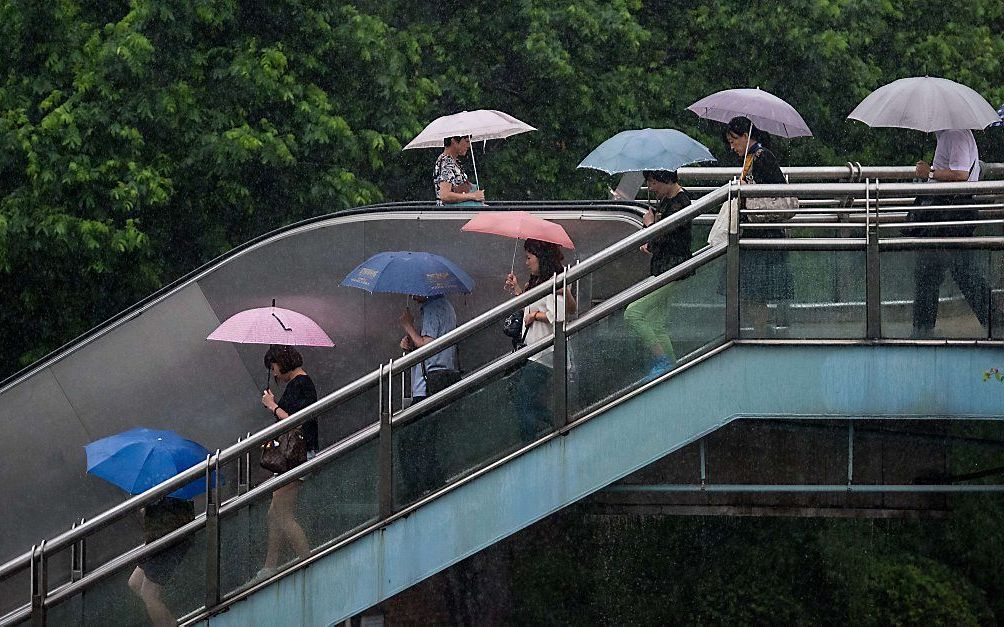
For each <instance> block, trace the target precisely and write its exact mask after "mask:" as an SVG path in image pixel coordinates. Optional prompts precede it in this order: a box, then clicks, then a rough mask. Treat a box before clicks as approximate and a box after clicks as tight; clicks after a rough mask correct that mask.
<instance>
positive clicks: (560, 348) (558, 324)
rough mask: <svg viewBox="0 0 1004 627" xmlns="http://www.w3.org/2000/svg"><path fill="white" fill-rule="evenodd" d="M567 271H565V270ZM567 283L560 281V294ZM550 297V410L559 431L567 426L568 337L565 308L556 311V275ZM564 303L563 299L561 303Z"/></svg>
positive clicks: (552, 282)
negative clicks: (551, 388) (552, 401)
mask: <svg viewBox="0 0 1004 627" xmlns="http://www.w3.org/2000/svg"><path fill="white" fill-rule="evenodd" d="M566 270H567V269H566ZM561 275H562V277H564V275H565V270H563V271H562V273H561ZM566 287H567V283H566V282H565V281H564V280H562V287H561V290H562V294H563V295H564V293H565V288H566ZM551 297H552V298H553V299H554V306H555V315H554V355H553V356H552V357H553V359H554V368H553V370H552V372H553V373H554V382H553V388H554V407H553V408H552V409H553V410H552V412H551V418H552V421H553V423H554V428H555V429H561V428H562V427H564V426H565V425H566V424H568V336H567V335H566V334H565V316H566V315H568V308H567V306H563V307H562V311H561V312H560V315H559V312H558V310H557V307H558V275H554V277H553V278H552V280H551ZM561 302H562V303H565V301H564V299H562V301H561Z"/></svg>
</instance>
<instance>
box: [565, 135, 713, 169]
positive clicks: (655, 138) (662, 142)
mask: <svg viewBox="0 0 1004 627" xmlns="http://www.w3.org/2000/svg"><path fill="white" fill-rule="evenodd" d="M714 160H715V158H714V156H712V154H711V151H710V150H708V149H707V147H706V146H705V145H704V144H702V143H701V142H699V141H697V140H696V139H691V138H690V137H689V136H688V135H686V134H685V133H681V132H680V131H678V130H676V129H672V128H646V129H641V130H635V131H621V132H620V133H617V134H616V135H614V136H613V137H611V138H610V139H608V140H606V141H605V142H603V143H602V144H600V145H599V146H597V147H596V148H595V149H594V150H593V151H592V152H591V153H589V154H588V155H587V156H586V158H585V159H583V160H582V163H580V164H579V165H578V167H580V168H591V169H593V170H600V171H602V172H606V173H607V174H619V173H621V172H640V171H642V170H676V169H677V168H681V167H683V166H685V165H688V164H690V163H698V162H700V161H714Z"/></svg>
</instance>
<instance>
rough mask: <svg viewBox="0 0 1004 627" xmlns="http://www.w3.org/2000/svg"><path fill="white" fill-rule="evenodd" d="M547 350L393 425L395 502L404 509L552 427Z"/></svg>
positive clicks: (549, 350) (548, 353)
mask: <svg viewBox="0 0 1004 627" xmlns="http://www.w3.org/2000/svg"><path fill="white" fill-rule="evenodd" d="M550 358H551V349H548V350H547V351H545V352H544V353H539V354H538V356H535V360H532V361H527V362H524V363H523V364H521V365H519V366H517V367H515V368H514V369H513V370H511V371H510V372H506V373H501V374H499V375H497V376H496V377H494V378H492V379H490V380H489V381H488V382H486V383H485V384H484V385H482V386H481V387H480V388H478V389H476V390H474V391H472V392H470V393H468V394H467V395H465V396H463V397H461V398H459V399H456V400H454V401H453V402H452V403H450V404H449V405H446V406H445V407H442V408H440V409H438V410H436V411H433V412H432V413H430V414H427V415H424V416H421V417H420V418H418V419H417V420H415V421H414V422H411V423H409V424H406V425H404V426H400V427H397V426H395V428H394V431H393V440H394V503H395V506H396V507H402V506H404V505H406V504H408V503H411V502H413V501H416V500H418V499H419V498H421V497H422V496H423V495H424V494H427V493H428V492H431V491H432V490H434V489H438V488H439V487H441V486H443V485H446V484H448V483H451V482H452V481H454V480H456V479H458V478H460V477H462V476H464V475H467V474H470V472H472V471H473V470H475V469H477V468H480V467H482V466H484V465H486V464H489V463H491V462H493V461H495V460H497V459H499V458H500V457H502V456H503V455H505V454H506V453H508V452H511V451H513V450H515V449H516V448H518V447H519V446H520V443H521V442H531V441H533V440H534V439H536V438H537V437H539V436H540V434H542V433H546V432H548V431H549V430H550V429H551V426H550V416H551V408H552V406H553V399H552V394H551V387H550V384H549V379H550V373H551V368H550V363H551V359H550Z"/></svg>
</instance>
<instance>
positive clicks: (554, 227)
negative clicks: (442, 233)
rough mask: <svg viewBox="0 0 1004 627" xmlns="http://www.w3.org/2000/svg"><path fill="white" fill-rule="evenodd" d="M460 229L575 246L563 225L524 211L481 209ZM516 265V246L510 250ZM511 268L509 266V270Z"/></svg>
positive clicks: (568, 246) (569, 246)
mask: <svg viewBox="0 0 1004 627" xmlns="http://www.w3.org/2000/svg"><path fill="white" fill-rule="evenodd" d="M460 230H462V231H468V232H473V233H490V234H492V235H502V236H504V237H514V238H516V242H517V244H518V243H519V240H521V239H537V240H540V241H542V242H551V243H552V244H558V245H560V246H564V247H565V248H568V249H573V248H575V244H573V243H572V238H570V237H568V233H566V232H565V229H564V227H562V226H561V225H560V224H555V223H554V222H548V221H547V220H544V219H543V218H538V217H537V216H534V215H531V214H529V213H527V212H526V211H482V212H481V213H479V214H477V215H476V216H474V217H473V218H471V220H470V221H469V222H468V223H467V224H465V225H464V226H463V228H461V229H460ZM515 266H516V246H515V245H514V246H513V250H512V267H515ZM511 271H512V268H510V272H511Z"/></svg>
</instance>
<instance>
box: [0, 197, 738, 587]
mask: <svg viewBox="0 0 1004 627" xmlns="http://www.w3.org/2000/svg"><path fill="white" fill-rule="evenodd" d="M726 195H727V190H726V189H725V188H721V189H719V190H718V191H717V192H715V193H712V194H709V195H707V196H705V197H703V198H701V199H700V200H698V201H696V202H695V203H693V204H692V205H691V206H690V207H688V208H687V210H686V211H684V212H680V213H679V214H677V215H675V216H673V217H672V218H671V219H667V220H663V221H660V222H659V223H658V224H656V225H654V226H653V227H652V228H650V229H645V230H643V231H639V232H638V233H636V234H634V235H632V236H630V237H629V238H628V239H627V240H622V241H621V242H618V243H615V244H613V245H611V246H608V247H607V248H606V249H604V250H602V251H600V252H599V253H597V254H595V255H593V256H592V257H590V258H589V259H587V260H586V261H584V262H582V263H580V264H578V265H576V266H574V267H573V269H572V270H570V271H569V272H568V273H566V274H569V273H570V276H571V277H574V279H573V278H569V279H568V280H569V282H571V281H573V280H576V279H578V278H581V277H583V276H585V275H587V274H589V273H590V272H592V271H594V270H596V269H598V268H600V267H602V266H604V265H606V264H607V263H609V262H612V261H613V260H614V259H616V258H617V257H620V256H621V255H623V254H626V253H627V252H630V251H632V250H634V249H635V248H636V247H637V246H638V245H639V244H641V243H644V242H646V241H648V240H649V239H651V238H653V237H656V236H658V235H660V234H662V233H663V232H668V231H670V230H672V229H673V228H676V227H677V226H678V225H680V224H682V223H684V222H686V221H687V220H689V219H692V218H693V217H695V216H696V215H698V214H700V213H702V212H703V210H704V208H705V206H707V205H711V204H713V203H715V202H720V201H721V199H722V198H724V196H726ZM606 204H611V203H606ZM613 204H617V203H613ZM625 242H628V243H627V244H626V243H625ZM597 258H600V259H597ZM550 289H551V288H550V286H549V285H547V284H544V285H539V286H537V287H535V288H533V289H531V290H527V291H526V292H524V293H523V294H521V295H519V296H517V297H515V298H513V299H512V300H510V301H508V302H506V303H502V304H500V305H498V306H496V307H494V308H492V309H490V310H488V311H487V312H484V313H482V314H480V315H478V316H476V317H475V318H473V319H472V320H470V321H468V322H466V323H464V324H462V325H460V326H458V327H457V328H456V329H454V330H453V331H451V332H449V333H447V334H444V335H443V336H441V337H439V338H437V339H436V340H434V341H433V342H430V343H429V344H426V345H424V346H422V347H421V348H419V349H417V350H415V351H412V352H411V353H409V354H408V355H406V356H405V357H403V358H401V359H400V360H397V361H396V362H395V363H394V371H393V372H394V373H399V372H402V371H404V370H406V369H407V368H409V367H411V366H414V365H416V364H418V363H419V362H421V361H423V360H425V359H427V358H429V357H431V356H433V355H435V354H437V353H439V352H441V351H443V350H445V349H447V348H449V347H450V346H453V345H454V344H456V343H458V342H460V341H462V340H464V339H466V338H468V337H470V336H472V335H474V334H475V333H477V332H478V331H480V330H481V329H484V328H485V327H487V326H489V325H490V324H492V323H494V322H497V321H498V320H500V319H502V318H504V317H505V316H506V315H508V313H509V312H511V311H513V310H514V309H517V308H522V307H524V306H526V305H529V304H530V303H532V302H534V301H536V300H537V299H539V298H540V297H541V296H544V295H545V294H547V293H548V291H549V290H550ZM379 377H380V371H379V370H374V371H372V372H370V373H368V374H366V375H364V376H363V377H361V378H359V379H357V380H356V381H353V382H351V383H349V384H347V385H346V386H343V387H342V388H340V389H338V390H336V391H335V392H332V393H331V394H329V395H327V396H325V397H323V398H321V399H320V400H318V402H317V403H314V404H313V405H311V406H309V407H307V408H305V409H303V410H301V411H299V412H297V413H295V414H293V415H292V416H290V417H289V418H287V419H285V420H282V421H280V422H277V423H275V424H272V425H269V426H268V427H266V428H264V429H262V430H261V431H258V432H257V433H255V434H252V435H251V436H250V437H248V438H246V439H244V440H242V441H241V442H239V443H237V444H234V445H232V446H230V447H228V448H226V449H224V450H223V451H221V452H220V454H219V457H218V460H210V461H207V462H200V463H199V464H196V465H195V466H192V467H191V468H189V469H187V470H185V471H183V472H181V473H179V474H177V475H175V476H174V477H172V478H171V479H168V480H167V481H165V482H163V483H161V484H159V485H157V486H155V487H153V488H150V489H149V490H147V491H146V492H144V493H142V494H138V495H135V496H133V497H131V498H129V499H128V500H126V501H124V502H122V503H120V504H118V505H116V506H115V507H113V508H110V509H108V510H106V511H104V512H102V513H101V514H98V515H97V516H94V517H93V518H91V519H89V520H87V521H86V522H84V523H83V524H82V525H79V526H77V527H75V528H73V529H70V530H68V531H66V532H64V533H62V534H60V535H58V536H56V537H55V538H53V539H52V540H50V541H49V542H48V544H47V550H48V551H49V552H50V553H51V552H55V551H58V550H60V549H63V548H66V547H68V546H70V545H72V544H73V543H75V542H77V541H79V540H80V539H81V538H84V537H86V536H88V535H90V534H91V533H93V532H96V531H98V530H100V529H102V528H104V527H105V526H107V525H109V524H111V523H113V522H115V521H117V520H119V519H121V518H123V517H125V516H126V515H128V514H129V513H130V512H132V511H135V510H138V509H139V508H140V507H142V506H144V505H146V504H148V503H151V502H153V501H154V500H156V499H158V498H160V497H162V496H165V495H167V494H169V493H171V492H173V491H175V490H177V489H178V488H180V487H182V486H185V485H187V484H188V483H191V482H192V481H193V480H196V479H199V478H201V477H203V476H204V475H205V473H206V471H207V467H208V464H211V463H213V462H216V461H218V463H220V464H224V463H226V462H229V461H231V460H234V459H236V458H237V457H239V456H240V455H242V454H244V453H246V452H248V451H252V450H255V449H256V448H257V447H259V446H260V445H261V444H262V443H264V442H266V441H267V440H270V439H274V438H276V437H278V436H279V435H281V434H282V433H284V432H286V431H288V430H290V429H294V428H296V427H298V426H300V425H302V424H303V423H304V422H306V421H308V420H310V419H312V418H314V417H316V416H318V415H319V414H321V413H323V412H325V411H327V410H328V409H330V408H332V407H335V406H337V405H340V404H341V403H343V402H345V401H347V400H350V399H351V398H354V397H356V396H358V395H359V394H361V393H363V392H365V391H366V390H369V389H371V388H373V387H375V386H376V385H377V384H378V382H379ZM30 557H31V556H30V553H29V554H27V555H22V556H19V557H16V558H14V559H12V560H9V561H8V562H6V563H4V564H3V565H0V579H3V578H4V577H6V576H7V575H9V574H12V573H14V572H17V571H19V570H22V569H23V568H26V567H27V566H28V564H29V563H30Z"/></svg>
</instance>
